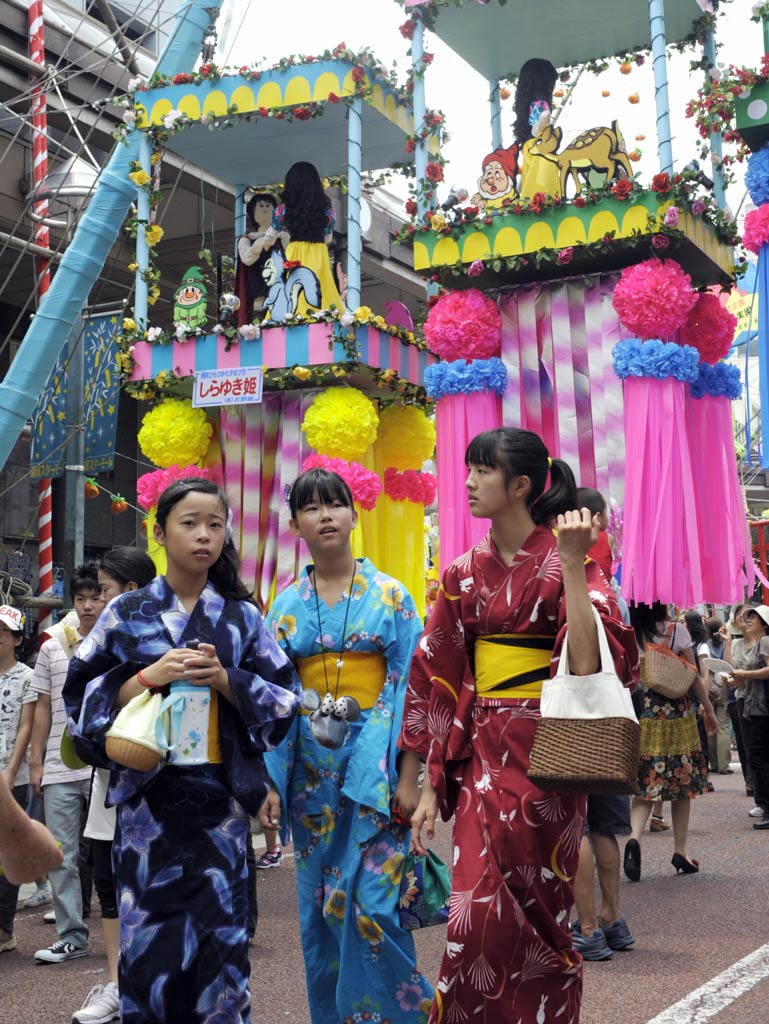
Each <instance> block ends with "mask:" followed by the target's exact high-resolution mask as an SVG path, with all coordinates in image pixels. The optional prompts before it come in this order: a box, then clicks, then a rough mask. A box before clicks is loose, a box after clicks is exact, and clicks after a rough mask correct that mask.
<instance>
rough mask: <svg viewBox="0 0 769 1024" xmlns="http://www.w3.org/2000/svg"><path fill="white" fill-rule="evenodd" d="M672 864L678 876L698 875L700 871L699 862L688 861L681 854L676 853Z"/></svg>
mask: <svg viewBox="0 0 769 1024" xmlns="http://www.w3.org/2000/svg"><path fill="white" fill-rule="evenodd" d="M670 863H671V864H672V865H673V867H674V868H675V869H676V874H677V875H680V874H683V875H696V874H697V872H698V871H699V870H700V862H699V861H698V860H687V859H686V857H682V856H681V854H680V853H674V854H673V859H672V860H671V862H670Z"/></svg>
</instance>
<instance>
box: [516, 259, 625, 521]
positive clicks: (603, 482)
mask: <svg viewBox="0 0 769 1024" xmlns="http://www.w3.org/2000/svg"><path fill="white" fill-rule="evenodd" d="M615 280H616V279H615V278H614V277H613V276H610V277H604V278H601V279H600V280H596V281H593V282H590V283H587V284H586V283H585V282H582V281H565V282H561V283H556V284H536V285H527V286H524V287H521V288H516V289H515V290H514V291H512V292H510V293H508V294H507V295H504V296H503V297H502V299H501V300H500V310H501V312H502V360H503V361H504V362H505V364H506V365H507V368H508V375H509V376H508V387H507V393H506V394H505V396H504V398H503V422H504V424H505V425H506V426H516V427H523V428H524V429H526V430H533V431H534V432H535V433H537V434H539V435H540V437H541V438H542V439H543V441H544V442H545V444H546V445H547V447H548V450H549V451H550V454H551V455H553V456H558V457H559V458H562V459H565V461H566V462H568V463H569V465H570V466H571V467H572V469H573V470H574V475H575V476H576V478H577V482H578V483H579V484H581V485H584V486H586V487H595V488H596V489H597V490H599V491H601V493H602V494H603V495H604V496H605V497H606V498H607V500H611V501H612V502H613V503H615V504H617V505H621V504H622V502H623V495H624V457H625V445H624V429H623V415H622V410H623V405H622V384H621V382H620V381H619V380H618V379H617V377H616V376H615V374H614V371H613V369H612V360H611V350H612V348H613V347H614V345H615V344H616V343H617V342H618V341H619V340H620V337H621V328H620V324H619V320H618V318H617V315H616V313H615V312H614V308H613V306H612V302H611V293H612V289H613V286H614V281H615Z"/></svg>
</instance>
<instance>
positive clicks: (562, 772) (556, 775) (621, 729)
mask: <svg viewBox="0 0 769 1024" xmlns="http://www.w3.org/2000/svg"><path fill="white" fill-rule="evenodd" d="M593 616H594V618H595V622H596V627H597V629H598V646H599V650H600V652H601V671H600V672H596V673H594V674H593V675H589V676H573V675H570V674H569V636H568V632H567V634H566V637H565V639H564V641H563V649H562V650H561V657H560V660H559V662H558V671H557V672H556V674H555V676H553V678H552V679H549V680H546V681H545V682H544V683H543V684H542V699H541V701H540V713H541V715H542V717H541V718H540V719H539V720H538V722H537V726H536V731H535V734H534V744H533V746H532V750H531V758H530V763H529V770H528V772H527V775H528V777H529V778H530V779H531V780H532V782H534V783H535V784H536V785H537V786H539V788H540V789H544V790H556V791H561V792H576V793H586V794H588V795H592V794H612V793H637V792H638V764H639V744H640V735H641V729H640V727H639V725H638V720H637V718H636V716H635V712H634V710H633V700H632V697H631V695H630V690H629V689H627V688H626V687H625V686H623V685H622V683H621V682H620V680H619V678H618V676H617V673H616V672H615V670H614V663H613V660H612V656H611V652H610V651H609V643H608V641H607V639H606V631H605V629H604V626H603V622H602V621H601V617H600V615H599V614H598V612H597V611H596V609H595V608H593Z"/></svg>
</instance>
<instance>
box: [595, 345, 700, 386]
mask: <svg viewBox="0 0 769 1024" xmlns="http://www.w3.org/2000/svg"><path fill="white" fill-rule="evenodd" d="M612 362H613V364H614V372H615V373H616V374H617V376H618V377H619V378H620V380H625V379H627V378H628V377H652V378H654V379H655V380H665V379H666V378H668V377H673V378H674V379H675V380H679V381H683V382H684V383H686V384H692V383H694V381H696V380H697V377H698V375H699V367H700V354H699V352H698V351H697V349H696V348H692V346H691V345H677V344H676V343H675V342H674V341H659V340H657V339H654V340H651V341H639V340H638V339H637V338H627V339H625V340H624V341H620V342H618V343H617V344H616V345H615V346H614V348H613V349H612Z"/></svg>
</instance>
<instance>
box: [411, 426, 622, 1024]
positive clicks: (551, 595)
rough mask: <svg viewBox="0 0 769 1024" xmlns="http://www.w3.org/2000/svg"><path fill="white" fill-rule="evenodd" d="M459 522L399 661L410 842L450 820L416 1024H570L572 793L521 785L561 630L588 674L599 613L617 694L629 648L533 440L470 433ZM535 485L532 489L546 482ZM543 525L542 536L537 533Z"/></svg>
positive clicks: (583, 513)
mask: <svg viewBox="0 0 769 1024" xmlns="http://www.w3.org/2000/svg"><path fill="white" fill-rule="evenodd" d="M465 461H466V463H467V469H468V475H467V491H468V498H469V501H470V509H471V513H472V515H473V516H476V517H482V518H488V519H490V520H491V530H490V532H489V534H488V535H487V536H486V537H485V538H484V539H483V540H482V541H481V542H480V544H477V545H476V546H475V547H474V548H472V549H471V550H470V551H468V552H467V553H466V554H464V555H462V556H461V558H458V559H457V560H456V561H455V562H452V563H451V565H449V566H448V568H447V569H446V571H445V572H444V574H443V579H442V581H441V588H440V591H439V594H438V598H437V600H436V602H435V607H434V610H433V612H432V614H431V616H430V620H429V623H428V626H427V628H426V629H425V631H424V632H423V634H422V638H421V640H420V641H419V645H418V648H417V652H416V654H415V656H414V660H413V662H412V665H411V672H410V675H409V684H408V689H407V692H406V705H405V710H404V724H403V729H402V732H401V740H400V745H401V748H402V749H404V750H413V751H416V752H417V753H418V754H419V755H420V756H421V757H422V758H423V759H424V760H425V761H426V762H427V768H428V771H427V772H426V773H425V776H426V777H425V783H424V787H423V791H422V797H421V800H420V803H419V806H418V808H417V810H416V812H415V814H414V816H413V818H412V830H413V832H412V835H413V844H414V847H415V849H416V850H417V852H422V851H423V850H424V847H423V843H422V830H423V829H424V828H426V831H427V836H428V838H432V836H433V834H434V825H435V819H436V815H437V813H438V810H440V811H441V814H442V816H443V817H444V818H445V819H448V818H449V817H451V816H452V815H454V872H453V880H452V895H451V904H450V911H449V923H448V934H447V943H446V952H445V954H444V957H443V963H442V965H441V970H440V975H439V978H438V984H437V986H436V995H435V1002H434V1004H433V1008H432V1013H431V1016H430V1022H431V1024H439V1022H448V1021H460V1020H475V1021H482V1022H483V1024H503V1022H504V1024H530V1022H531V1024H533V1022H535V1021H536V1022H537V1024H551V1022H552V1024H576V1022H577V1021H579V1013H580V1002H581V994H582V962H581V957H580V955H579V954H578V953H576V952H575V951H574V949H573V947H572V940H571V934H570V931H569V911H570V908H571V905H572V902H573V879H574V874H575V872H576V869H577V862H578V858H579V847H580V840H581V838H582V830H583V822H584V815H585V798H584V797H581V796H576V795H574V794H567V793H563V794H561V793H552V792H550V793H547V792H543V791H542V790H540V789H538V788H537V787H536V786H535V785H534V784H533V783H532V782H531V781H530V780H529V779H528V778H527V775H526V771H527V769H528V766H529V756H530V753H531V746H532V742H533V739H534V729H535V726H536V722H537V719H538V718H539V698H540V694H541V689H542V681H543V680H544V679H546V678H548V677H549V676H550V675H551V674H553V673H554V671H555V668H554V666H555V665H557V661H558V656H559V653H560V648H561V645H562V643H563V638H564V636H565V633H566V629H567V626H568V629H569V655H570V663H571V671H572V673H573V674H575V675H590V674H591V673H593V672H596V671H597V670H598V665H599V653H598V636H597V631H596V625H595V619H594V617H593V613H592V609H591V604H592V605H593V606H594V607H595V608H597V610H598V612H599V613H600V616H601V620H602V622H603V626H604V628H605V630H606V634H607V637H608V641H609V647H610V649H611V652H612V656H613V658H614V662H615V667H616V669H617V672H618V673H619V676H620V678H621V679H622V681H623V682H624V683H625V684H626V685H628V686H629V685H632V682H633V679H634V675H635V676H637V667H638V650H637V647H636V642H635V637H634V635H633V632H632V630H631V629H629V628H628V627H627V626H625V625H624V624H623V623H622V621H621V619H620V617H619V614H618V611H617V605H616V602H615V599H614V595H613V593H612V591H611V588H610V587H609V585H608V583H607V581H606V579H605V578H604V576H603V574H602V572H601V571H600V569H599V568H598V566H597V565H596V564H595V563H594V562H592V561H590V560H587V561H586V557H585V556H586V555H587V552H588V550H589V548H590V547H591V545H592V544H593V543H594V541H595V537H596V536H597V530H598V524H597V523H596V522H594V521H593V519H592V518H591V515H590V512H589V510H588V509H585V508H583V509H581V510H579V509H577V507H576V505H577V493H576V484H575V481H574V476H573V474H572V472H571V470H570V469H569V467H568V466H567V465H566V463H565V462H562V461H561V460H560V459H550V458H549V457H548V452H547V449H546V448H545V445H544V444H543V443H542V441H541V440H540V438H539V437H537V435H536V434H533V433H531V432H530V431H527V430H518V429H512V428H501V429H499V430H491V431H487V432H486V433H483V434H480V435H479V436H478V437H476V438H474V439H473V441H471V443H470V445H469V447H468V449H467V452H466V455H465ZM548 477H549V484H550V486H549V487H548V488H547V489H546V485H547V484H548ZM553 527H555V529H553Z"/></svg>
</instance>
